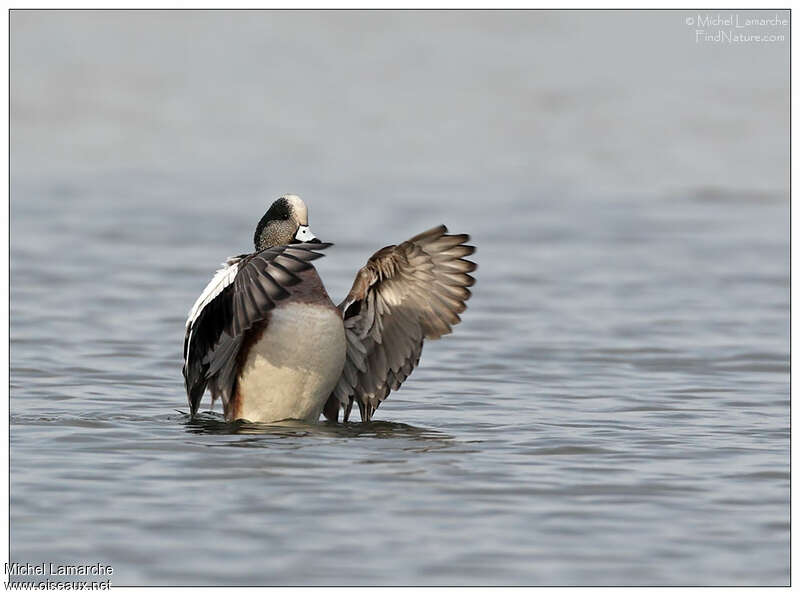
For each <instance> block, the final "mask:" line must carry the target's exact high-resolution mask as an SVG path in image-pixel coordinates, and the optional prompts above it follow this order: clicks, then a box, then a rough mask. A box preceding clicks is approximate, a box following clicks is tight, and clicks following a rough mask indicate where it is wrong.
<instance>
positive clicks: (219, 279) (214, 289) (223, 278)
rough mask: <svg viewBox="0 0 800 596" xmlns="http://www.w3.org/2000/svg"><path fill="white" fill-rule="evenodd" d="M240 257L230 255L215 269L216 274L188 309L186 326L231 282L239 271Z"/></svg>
mask: <svg viewBox="0 0 800 596" xmlns="http://www.w3.org/2000/svg"><path fill="white" fill-rule="evenodd" d="M240 261H241V259H236V258H235V257H231V258H230V259H228V262H227V263H224V264H223V265H222V268H221V269H217V272H216V274H215V275H214V277H213V278H212V279H211V281H210V282H208V285H207V286H206V289H205V290H203V292H202V294H200V297H199V298H198V299H197V300H195V302H194V306H192V310H190V311H189V318H188V319H186V327H187V328H188V327H189V325H191V324H192V323H193V322H194V320H195V319H196V318H197V315H199V314H200V313H201V312H203V309H204V308H205V307H206V306H207V305H208V303H209V302H211V301H212V300H213V299H214V298H216V297H217V296H219V293H220V292H221V291H222V290H224V289H225V288H227V287H228V286H229V285H231V284H232V283H233V280H234V278H235V277H236V274H237V273H238V272H239V263H240Z"/></svg>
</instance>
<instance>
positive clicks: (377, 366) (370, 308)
mask: <svg viewBox="0 0 800 596" xmlns="http://www.w3.org/2000/svg"><path fill="white" fill-rule="evenodd" d="M468 240H469V236H467V235H466V234H448V233H447V228H446V227H445V226H438V227H435V228H432V229H430V230H428V231H427V232H423V233H422V234H419V235H417V236H414V237H413V238H411V239H410V240H406V241H405V242H403V243H402V244H399V245H392V246H387V247H384V248H382V249H381V250H379V251H378V252H376V253H375V254H374V255H372V257H370V259H369V260H368V261H367V264H366V265H365V266H364V267H362V268H361V269H360V270H359V272H358V274H357V275H356V279H355V282H354V283H353V287H352V289H351V290H350V293H349V294H348V295H347V297H346V298H345V299H344V301H342V303H341V304H339V306H338V307H337V306H336V305H334V303H333V302H332V301H331V299H330V297H329V296H328V293H327V292H326V291H325V286H324V285H323V284H322V280H320V278H319V275H318V274H317V271H316V269H315V268H314V266H313V265H312V264H311V261H313V260H314V259H317V258H319V257H321V256H323V255H322V252H321V251H322V250H324V249H326V248H328V247H329V246H331V244H330V243H325V242H320V241H319V240H318V239H317V238H316V237H315V236H314V235H313V234H312V233H311V229H310V228H309V226H308V210H307V208H306V205H305V203H303V201H302V200H301V199H300V197H298V196H296V195H285V196H283V197H281V198H279V199H278V200H277V201H275V202H274V203H273V204H272V206H270V208H269V210H268V211H267V212H266V213H265V214H264V216H263V217H262V218H261V221H259V222H258V226H257V227H256V232H255V236H254V243H255V251H254V252H252V253H250V254H245V255H239V256H237V257H232V258H229V259H228V260H227V262H226V263H225V264H224V266H223V267H222V268H221V269H219V270H218V271H217V273H216V275H215V276H214V278H213V279H212V280H211V282H210V283H209V284H208V286H206V288H205V290H203V293H202V294H201V295H200V297H199V298H198V299H197V301H196V302H195V303H194V306H192V309H191V310H190V312H189V318H188V319H187V321H186V336H185V340H184V346H183V358H184V364H183V376H184V379H185V384H186V393H187V395H188V399H189V405H190V408H191V415H192V416H194V415H195V413H196V412H197V409H198V407H199V406H200V401H201V399H202V397H203V393H204V392H205V389H206V387H208V388H209V389H210V390H211V399H212V405H213V403H214V401H215V400H216V399H217V398H221V399H222V405H223V409H224V412H225V418H226V419H227V420H230V421H233V420H240V419H242V420H248V421H251V422H275V421H279V420H303V421H306V422H314V421H317V420H318V419H319V417H320V414H322V413H324V415H325V417H326V418H328V419H329V420H334V421H336V420H338V417H339V410H340V409H342V410H343V411H344V417H343V419H344V421H347V420H348V419H349V416H350V410H351V409H352V407H353V401H355V402H357V403H358V407H359V410H360V411H361V419H362V420H363V421H369V420H371V419H372V415H373V413H374V412H375V410H376V409H377V408H378V406H379V405H380V404H381V402H382V401H383V400H384V399H386V397H387V396H388V395H389V393H390V392H391V391H392V390H396V389H399V388H400V385H401V384H402V383H403V381H405V380H406V378H407V377H408V375H410V374H411V371H412V370H413V369H414V367H415V366H416V365H417V363H418V362H419V358H420V354H421V353H422V344H423V341H424V340H425V339H436V338H438V337H441V336H442V335H445V334H447V333H450V332H451V331H452V329H451V326H452V325H455V324H456V323H458V322H459V321H460V318H459V316H458V313H461V312H463V311H464V310H465V309H466V304H465V302H466V300H467V299H468V298H469V297H470V291H469V290H468V289H467V288H468V286H471V285H472V284H473V283H474V282H475V280H474V278H473V277H472V276H471V275H469V272H470V271H474V270H475V268H476V265H475V263H473V262H472V261H468V260H466V259H465V258H463V257H465V256H467V255H470V254H472V253H473V252H475V248H474V247H472V246H467V245H465V244H464V243H465V242H467V241H468Z"/></svg>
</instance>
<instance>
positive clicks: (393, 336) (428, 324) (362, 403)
mask: <svg viewBox="0 0 800 596" xmlns="http://www.w3.org/2000/svg"><path fill="white" fill-rule="evenodd" d="M468 240H469V236H468V235H466V234H448V233H447V228H446V227H445V226H438V227H436V228H432V229H430V230H428V231H427V232H423V233H422V234H418V235H417V236H414V237H413V238H411V239H410V240H406V241H405V242H403V243H402V244H398V245H397V246H387V247H385V248H382V249H381V250H379V251H378V252H376V253H375V254H374V255H372V256H371V257H370V259H369V261H367V264H366V265H365V266H364V267H362V268H361V270H359V272H358V275H356V280H355V282H353V287H352V289H351V290H350V293H349V294H348V295H347V298H345V299H344V301H343V302H342V303H341V304H340V305H339V309H340V310H341V311H342V313H343V316H344V328H345V337H346V339H347V357H346V360H345V363H344V370H343V371H342V374H341V376H340V377H339V382H338V383H337V385H336V387H335V389H334V391H333V393H332V394H331V396H330V397H329V398H328V401H327V403H326V404H325V409H324V411H323V413H324V414H325V417H326V418H328V419H329V420H337V419H338V415H339V409H340V408H341V409H343V410H344V419H345V421H346V420H347V419H348V417H349V415H350V409H351V408H352V405H353V401H354V400H355V401H356V403H358V407H359V409H360V411H361V419H362V420H363V421H369V420H371V418H372V414H373V413H374V412H375V410H376V409H377V408H378V406H379V405H380V404H381V402H382V401H383V400H384V399H386V397H387V396H388V395H389V392H390V391H393V390H395V389H399V388H400V385H401V384H402V383H403V381H405V380H406V378H407V377H408V375H410V374H411V371H412V370H413V369H414V367H415V366H416V365H417V363H418V362H419V357H420V354H422V343H423V341H424V340H425V339H436V338H438V337H441V336H442V335H445V334H447V333H450V331H451V330H452V326H453V325H455V324H456V323H458V322H459V321H460V320H461V319H460V318H459V316H458V314H459V313H461V312H463V311H464V309H465V308H467V306H466V304H465V302H466V301H467V299H468V298H469V297H470V291H469V290H468V289H467V288H468V286H471V285H472V284H473V283H475V279H474V278H473V277H472V276H471V275H469V272H471V271H474V270H475V267H476V265H475V263H473V262H472V261H468V260H467V259H464V258H463V257H465V256H468V255H471V254H472V253H473V252H475V248H474V247H473V246H468V245H466V244H464V243H465V242H467V241H468Z"/></svg>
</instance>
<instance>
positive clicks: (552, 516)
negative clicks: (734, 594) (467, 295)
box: [11, 11, 789, 585]
mask: <svg viewBox="0 0 800 596" xmlns="http://www.w3.org/2000/svg"><path fill="white" fill-rule="evenodd" d="M719 12H720V13H721V14H722V15H723V16H726V17H727V16H728V15H734V16H735V15H737V14H738V15H739V16H740V18H741V17H747V16H749V17H752V16H753V15H754V13H749V12H744V11H738V12H734V13H730V12H723V11H719ZM700 14H702V15H705V14H709V13H705V12H704V13H700ZM711 14H715V13H711ZM774 14H775V13H774V12H773V13H765V14H764V16H769V15H774ZM697 16H698V13H697V12H681V11H667V12H660V11H651V12H629V11H613V12H601V11H570V12H559V11H549V12H545V11H527V12H483V11H471V12H455V11H450V12H443V11H429V12H414V11H407V12H394V11H380V12H358V11H342V12H311V11H308V12H291V11H282V12H267V11H264V12H243V11H238V12H225V11H216V12H170V11H162V12H127V11H113V12H111V11H107V12H93V11H13V12H12V13H11V413H12V418H11V457H12V460H11V472H12V475H11V554H12V559H13V560H14V561H21V562H25V561H43V560H45V561H46V560H52V561H55V562H65V563H86V562H101V563H106V564H111V565H113V566H114V569H115V572H114V576H113V578H112V582H113V583H115V584H131V583H135V584H178V583H179V584H217V583H225V584H409V583H411V584H559V585H560V584H570V585H572V584H609V583H610V584H670V585H671V584H687V583H689V584H726V585H727V584H769V585H786V584H787V583H788V569H789V548H788V547H789V533H788V529H789V528H788V522H789V512H788V489H789V485H788V479H789V476H788V474H789V468H788V456H789V452H788V438H789V434H788V407H789V392H788V381H789V375H788V372H789V359H788V350H789V326H788V320H789V286H788V274H789V263H788V257H789V255H788V240H789V218H788V206H789V192H788V182H789V180H788V178H789V121H788V118H789V76H788V61H789V54H788V47H789V46H788V35H789V31H788V27H777V28H765V29H763V30H757V29H756V28H750V29H748V30H746V32H748V33H767V32H768V33H775V34H783V35H785V36H786V40H785V41H783V42H774V43H766V44H758V43H744V44H724V43H723V44H711V43H699V44H698V43H696V42H695V32H694V31H695V29H696V27H694V26H690V25H687V19H690V18H691V19H695V20H696V19H697ZM781 16H783V17H784V18H787V19H788V12H786V11H784V12H783V13H781ZM723 29H726V30H727V29H729V28H728V27H723ZM285 192H295V193H298V194H300V195H301V196H303V197H304V199H305V200H306V202H307V203H308V205H309V208H310V217H311V225H312V229H313V230H314V231H315V233H316V234H317V235H318V236H319V237H320V238H322V239H323V240H327V241H333V242H335V243H336V245H335V246H334V247H333V248H332V249H330V250H329V251H328V254H327V257H326V258H325V259H323V260H321V261H319V265H318V268H319V270H320V273H321V275H322V277H323V279H324V280H325V282H326V284H327V287H328V290H329V292H330V293H331V295H332V297H333V298H334V300H335V301H337V302H338V300H340V299H341V298H342V297H343V296H344V294H345V293H346V291H347V289H348V288H349V286H350V284H351V283H352V280H353V275H354V273H355V271H356V269H357V268H358V267H359V266H360V265H361V264H363V263H364V262H365V260H366V258H367V257H368V256H369V255H370V254H371V253H372V252H373V251H374V250H376V249H378V248H380V247H381V246H384V245H386V244H391V243H395V242H399V241H402V240H404V239H406V238H408V237H410V236H411V235H413V234H416V233H418V232H420V231H422V230H424V229H427V228H429V227H431V226H433V225H436V224H439V223H446V224H447V225H448V226H449V227H450V229H451V230H452V231H454V232H467V233H470V234H471V235H472V239H473V243H474V244H475V245H476V246H477V247H478V252H477V254H476V260H477V262H478V263H479V269H478V271H477V273H476V277H477V278H478V283H477V285H476V286H475V288H474V295H473V298H472V299H471V300H470V302H469V309H468V310H467V312H466V313H465V314H464V316H463V323H462V324H461V325H460V326H459V327H457V328H456V329H455V333H454V334H453V335H452V336H449V337H447V338H445V339H443V340H442V341H439V342H430V343H428V344H426V347H425V351H424V353H423V358H422V361H421V364H420V368H419V369H418V370H417V371H415V373H414V375H413V376H412V377H411V378H410V379H409V381H408V382H407V384H406V385H405V386H404V387H403V389H402V390H401V391H399V392H398V393H395V394H392V395H391V396H390V398H389V400H388V401H387V402H386V403H385V404H384V405H383V406H382V407H381V408H380V409H379V410H378V412H377V415H376V419H377V422H376V423H374V424H371V425H360V424H359V423H355V424H351V425H347V426H345V425H329V424H321V425H311V426H292V427H284V428H265V427H258V426H252V425H251V426H246V427H243V428H232V427H229V426H226V425H225V424H223V423H222V422H221V416H220V414H219V406H217V412H216V413H215V414H206V415H204V416H203V417H202V419H201V420H199V421H197V422H194V423H190V422H189V421H188V420H187V418H186V416H185V415H184V414H182V413H180V412H178V411H176V410H181V411H184V412H185V410H186V404H185V396H184V393H183V387H182V378H181V376H180V365H181V346H182V333H183V329H182V327H183V322H184V318H185V314H186V312H187V311H188V309H189V307H190V306H191V304H192V302H193V301H194V299H195V298H196V296H197V295H198V294H199V292H200V291H201V290H202V288H203V286H204V285H205V283H206V282H207V281H208V279H210V276H211V275H212V274H213V271H214V269H215V268H216V266H217V265H218V263H219V262H220V261H222V260H223V259H224V258H225V257H226V256H228V255H231V254H238V253H241V252H243V251H247V250H249V249H250V243H251V238H252V233H253V229H254V227H255V224H256V223H257V221H258V219H259V218H260V217H261V215H262V214H263V212H264V210H265V209H266V208H267V206H268V205H269V203H270V202H271V201H272V200H273V199H274V198H275V197H277V196H279V195H280V194H282V193H285ZM356 418H357V417H356ZM237 431H238V432H237Z"/></svg>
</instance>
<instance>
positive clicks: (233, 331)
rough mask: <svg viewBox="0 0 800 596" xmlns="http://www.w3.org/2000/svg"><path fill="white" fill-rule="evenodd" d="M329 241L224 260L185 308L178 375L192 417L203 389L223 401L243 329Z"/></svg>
mask: <svg viewBox="0 0 800 596" xmlns="http://www.w3.org/2000/svg"><path fill="white" fill-rule="evenodd" d="M329 246H331V244H330V243H314V244H311V243H305V244H290V245H286V246H275V247H272V248H268V249H266V250H263V251H261V252H257V253H253V254H250V255H240V256H238V257H233V258H230V259H228V260H227V262H226V263H225V265H224V266H223V267H222V268H221V269H220V270H218V271H217V273H216V275H215V276H214V277H213V279H212V280H211V281H210V282H209V284H208V285H207V286H206V289H205V290H203V293H202V294H200V297H199V298H198V299H197V301H196V302H195V303H194V306H192V309H191V310H190V311H189V318H188V319H187V320H186V335H185V338H184V342H183V377H184V380H185V385H186V394H187V396H188V399H189V405H190V408H191V414H192V416H194V415H195V413H196V412H197V409H198V407H199V406H200V400H201V399H202V397H203V393H204V392H205V390H206V386H208V387H209V388H210V389H211V398H212V403H213V401H214V400H216V399H217V398H218V397H222V401H223V404H224V405H226V406H227V403H228V400H229V399H230V396H231V393H232V391H233V386H234V384H235V382H236V356H237V355H238V353H239V348H241V345H242V341H243V339H244V332H245V331H247V330H248V329H250V328H251V327H252V326H253V325H255V324H256V323H258V322H260V321H263V320H264V319H265V318H266V316H267V313H268V312H269V311H270V310H271V309H272V307H273V306H274V305H275V303H276V302H278V301H279V300H282V299H284V298H286V297H287V296H289V292H288V291H287V288H289V287H291V286H293V285H295V284H297V283H298V282H299V281H300V278H299V277H298V276H297V275H296V274H297V273H299V272H300V271H304V270H306V269H310V268H311V267H312V265H311V263H310V262H311V261H313V260H314V259H318V258H319V257H321V256H323V255H322V254H321V253H319V252H315V251H319V250H322V249H325V248H328V247H329Z"/></svg>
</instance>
